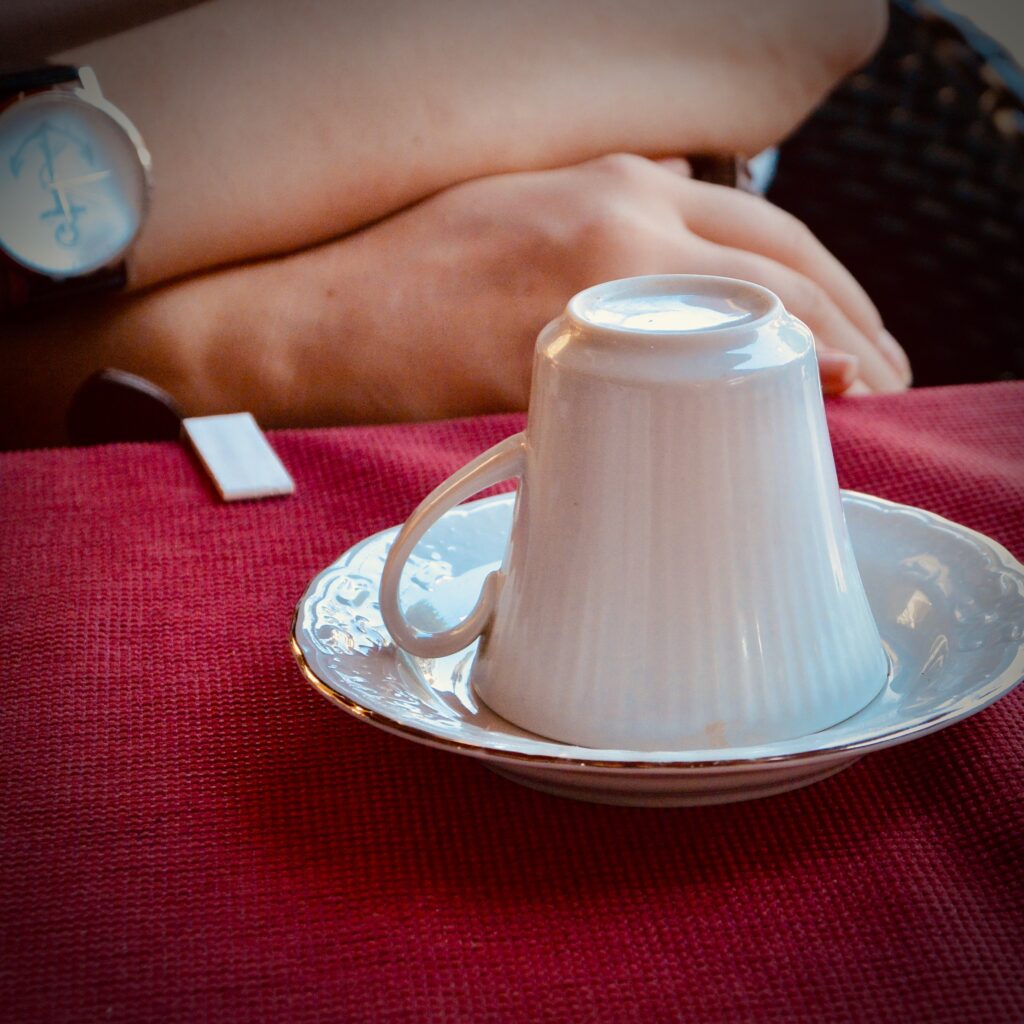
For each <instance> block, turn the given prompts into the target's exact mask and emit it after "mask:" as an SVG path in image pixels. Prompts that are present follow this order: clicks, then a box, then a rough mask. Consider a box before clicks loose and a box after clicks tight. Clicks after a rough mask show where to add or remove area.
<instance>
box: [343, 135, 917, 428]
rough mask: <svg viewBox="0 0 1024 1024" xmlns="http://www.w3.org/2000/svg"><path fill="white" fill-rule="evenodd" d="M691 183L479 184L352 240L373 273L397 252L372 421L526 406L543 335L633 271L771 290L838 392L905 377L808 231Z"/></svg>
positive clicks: (550, 178)
mask: <svg viewBox="0 0 1024 1024" xmlns="http://www.w3.org/2000/svg"><path fill="white" fill-rule="evenodd" d="M688 175H689V170H688V165H687V164H686V162H685V161H681V160H664V161H659V162H653V161H650V160H645V159H643V158H640V157H635V156H626V155H616V156H611V157H604V158H601V159H598V160H594V161H590V162H588V163H585V164H581V165H578V166H576V167H571V168H566V169H562V170H558V171H550V172H538V173H528V174H515V175H503V176H498V177H492V178H485V179H479V180H476V181H472V182H468V183H465V184H463V185H459V186H456V187H454V188H451V189H448V190H447V191H445V192H443V193H441V194H439V195H437V196H435V197H433V198H432V199H430V200H427V201H426V202H424V203H421V204H419V205H418V206H416V207H414V208H412V209H410V210H408V211H406V212H404V213H402V214H399V215H398V216H396V217H393V218H391V219H390V220H389V221H386V222H383V223H382V224H380V225H378V226H377V227H376V228H373V229H370V230H369V231H367V232H364V233H363V235H362V236H361V237H360V236H357V238H353V239H351V240H350V244H355V245H363V246H365V247H366V249H367V251H368V252H370V253H376V255H375V256H372V255H371V256H369V257H368V258H369V259H370V261H371V265H372V264H373V263H374V262H376V263H378V264H381V265H386V264H387V263H388V262H389V258H388V256H389V254H390V253H401V254H402V259H401V262H400V263H398V264H395V265H394V266H393V269H392V270H391V271H390V274H391V275H393V276H392V277H391V279H390V284H389V287H388V288H387V291H388V293H389V294H390V295H391V299H390V301H389V302H388V312H389V314H390V316H392V317H393V318H394V320H393V326H392V327H389V329H388V330H389V338H388V340H387V341H386V342H385V341H384V339H381V343H379V344H378V345H376V346H375V352H376V357H375V360H374V365H375V367H377V368H380V363H379V359H381V358H383V359H389V360H390V362H389V366H388V369H387V372H386V373H385V374H384V375H383V378H382V379H385V380H391V381H393V382H396V383H398V382H400V386H399V388H398V390H397V392H396V391H394V390H391V391H389V393H388V395H387V404H386V406H384V407H382V408H380V409H378V410H377V413H378V414H379V415H382V416H388V417H392V416H395V415H398V416H401V417H407V416H408V417H415V418H422V417H426V416H442V415H459V414H466V413H470V412H484V411H492V410H495V409H505V408H523V407H524V406H525V404H526V401H527V396H528V386H529V373H530V363H531V356H532V350H533V343H534V339H535V337H536V335H537V332H538V331H539V330H540V328H541V327H542V326H543V325H544V324H545V323H546V322H547V321H548V320H550V319H551V318H552V317H554V316H557V315H558V313H559V312H560V311H561V309H562V307H563V306H564V305H565V302H566V301H567V300H568V299H569V298H570V297H571V296H572V295H573V294H575V292H577V291H579V290H580V289H582V288H585V287H588V286H589V285H592V284H596V283H598V282H600V281H605V280H611V279H614V278H618V277H628V276H632V275H636V274H654V273H708V274H720V275H723V276H729V277H740V278H746V279H748V280H752V281H755V282H757V283H760V284H763V285H765V286H766V287H768V288H770V289H771V290H772V291H774V292H776V293H777V294H778V295H779V296H780V297H781V298H782V300H783V302H784V304H785V305H786V307H787V309H789V310H790V311H791V312H792V313H794V314H795V315H796V316H798V317H800V318H801V319H802V320H804V321H805V322H806V323H807V324H808V325H809V326H810V327H811V329H812V331H813V332H814V334H815V337H816V339H817V345H818V358H819V365H820V368H821V372H822V379H823V384H824V387H825V390H826V391H828V392H831V393H838V392H840V391H843V390H845V389H846V388H848V387H849V386H850V385H851V384H854V383H855V382H856V383H857V387H856V390H860V391H864V390H868V391H892V390H900V389H902V388H904V387H905V386H906V385H907V384H908V383H909V380H910V367H909V362H908V361H907V358H906V355H905V354H904V353H903V350H902V349H901V348H900V347H899V346H898V345H897V344H896V342H895V341H893V340H892V339H891V337H890V336H889V335H888V334H887V333H886V332H885V331H884V329H883V326H882V322H881V318H880V317H879V314H878V311H877V310H876V309H875V307H874V305H873V304H872V303H871V301H870V299H868V297H867V295H866V294H865V293H864V291H863V289H861V288H860V286H859V285H858V284H857V283H856V281H854V279H853V278H852V277H851V275H850V274H849V273H848V272H847V271H846V270H845V269H844V268H843V267H842V266H841V265H840V264H839V262H838V261H837V260H836V259H835V258H834V257H833V256H832V255H831V254H830V253H828V252H827V251H826V250H825V249H824V247H823V246H822V245H821V244H820V243H819V242H818V241H817V240H816V239H815V238H814V237H813V235H812V234H811V233H810V231H809V230H808V229H807V228H806V227H805V226H804V225H803V224H802V223H800V222H799V221H797V220H796V219H795V218H793V217H792V216H790V215H789V214H786V213H784V212H783V211H782V210H779V209H778V208H776V207H774V206H772V205H771V204H770V203H768V202H767V201H765V200H763V199H761V198H759V197H756V196H751V195H748V194H745V193H741V192H737V191H735V190H732V189H727V188H721V187H719V186H714V185H708V184H705V183H703V182H697V181H693V180H692V179H690V178H689V176H688ZM339 244H341V245H345V244H346V243H345V242H342V243H339ZM325 270H326V268H325ZM384 319H385V321H387V320H388V316H387V315H385V317H384ZM385 353H387V354H385Z"/></svg>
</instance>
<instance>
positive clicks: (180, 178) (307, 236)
mask: <svg viewBox="0 0 1024 1024" xmlns="http://www.w3.org/2000/svg"><path fill="white" fill-rule="evenodd" d="M827 7H828V10H827V12H826V11H823V10H822V5H821V4H820V3H819V2H818V0H779V2H773V3H771V4H764V3H759V2H755V0H719V2H717V3H715V4H707V3H705V2H704V0H674V2H672V3H666V2H664V0H634V2H632V3H629V4H623V3H622V2H621V0H519V2H517V3H508V4H496V3H479V2H478V0H437V2H434V3H427V2H422V0H421V2H415V0H373V2H358V3H357V2H353V0H350V2H345V3H337V2H332V0H290V2H289V3H287V4H285V3H280V2H279V0H216V2H213V3H207V4H201V5H199V6H196V7H192V8H190V9H188V10H185V11H182V12H180V13H178V14H176V15H174V16H172V17H169V18H164V19H162V20H160V21H157V22H153V23H151V24H147V25H142V26H139V27H137V28H134V29H132V30H131V31H128V32H125V33H123V34H121V35H119V36H115V37H113V38H109V39H103V40H100V41H97V42H94V43H91V44H89V45H87V46H84V47H81V48H79V49H76V50H74V51H71V52H68V53H64V54H61V55H60V58H59V59H61V60H65V61H68V62H71V63H77V64H90V65H92V66H93V67H94V68H95V70H96V71H97V74H98V76H99V79H100V82H101V84H102V86H103V89H104V92H105V93H106V94H107V96H108V98H110V99H111V100H112V101H113V102H114V103H115V104H117V105H119V106H121V107H122V108H123V109H124V110H125V112H126V113H127V114H128V115H129V116H130V117H131V118H132V120H133V121H135V123H136V124H137V126H138V127H139V129H140V130H141V132H142V134H143V136H144V138H145V139H146V142H147V145H148V147H149V149H150V150H151V152H152V154H153V161H154V171H155V182H156V184H155V189H154V202H153V205H152V210H151V214H150V217H149V220H148V223H147V225H146V227H145V229H144V232H143V234H142V236H141V237H140V239H139V242H138V244H137V246H136V250H135V252H134V254H133V261H132V271H133V276H132V281H133V285H134V286H135V287H143V286H147V285H151V284H153V283H155V282H159V281H163V280H167V279H170V278H174V277H178V276H182V275H185V274H189V273H193V272H196V271H199V270H203V269H207V268H210V267H214V266H218V265H223V264H230V263H236V262H240V261H244V260H249V259H253V258H257V257H261V256H268V255H274V254H281V253H286V252H291V251H295V250H298V249H301V248H304V247H307V246H310V245H313V244H316V243H319V242H324V241H328V240H330V239H332V238H335V237H337V236H339V235H342V234H345V233H347V232H351V231H353V230H355V229H358V228H360V227H363V226H365V225H366V224H369V223H372V222H374V221H376V220H378V219H380V218H382V217H384V216H386V215H388V214H391V213H393V212H394V211H396V210H398V209H401V208H403V207H405V206H407V205H409V204H411V203H414V202H417V201H419V200H421V199H423V198H424V197H426V196H428V195H431V194H433V193H435V192H438V191H440V190H442V189H445V188H447V187H449V186H451V185H453V184H456V183H458V182H460V181H465V180H468V179H472V178H477V177H481V176H485V175H492V174H496V173H501V172H506V171H517V170H530V169H539V168H551V167H559V166H565V165H569V164H572V163H576V162H580V161H583V160H585V159H588V158H590V157H593V156H597V155H599V154H602V153H606V152H612V151H616V150H629V151H631V152H638V153H644V154H649V155H663V154H670V153H697V152H725V153H728V152H742V153H748V154H749V153H753V152H756V151H757V150H759V149H761V148H762V147H763V146H765V145H767V144H769V143H772V142H774V141H777V140H778V139H779V138H780V137H782V136H784V135H785V134H786V133H787V132H788V131H790V130H791V129H792V128H793V127H794V126H795V125H796V124H797V123H798V122H799V121H800V120H801V119H802V118H803V117H804V116H805V115H806V114H807V113H808V112H809V111H810V110H811V109H812V107H813V106H814V105H815V104H816V103H817V102H818V100H819V99H820V98H821V97H822V96H823V95H824V93H825V92H826V91H827V90H828V89H829V88H831V86H832V85H833V84H834V83H835V82H836V81H837V80H838V79H839V78H840V77H841V76H842V75H843V74H845V73H846V72H847V71H848V70H850V69H851V68H852V67H854V66H855V65H856V64H857V63H859V62H860V61H862V60H864V59H866V57H867V56H868V54H869V53H870V52H871V50H872V48H873V47H874V45H875V44H876V43H877V41H878V39H879V38H880V36H881V32H882V30H883V27H884V21H885V5H884V3H882V2H881V0H870V2H864V0H841V2H838V3H834V4H829V5H827Z"/></svg>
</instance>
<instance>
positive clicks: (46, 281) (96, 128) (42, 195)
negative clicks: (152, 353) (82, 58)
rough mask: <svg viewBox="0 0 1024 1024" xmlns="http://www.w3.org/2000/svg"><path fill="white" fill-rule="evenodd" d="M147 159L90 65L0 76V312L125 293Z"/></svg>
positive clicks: (142, 212) (144, 199) (145, 190)
mask: <svg viewBox="0 0 1024 1024" xmlns="http://www.w3.org/2000/svg"><path fill="white" fill-rule="evenodd" d="M150 187H151V182H150V157H149V152H148V151H147V149H146V147H145V144H144V143H143V141H142V137H141V136H140V135H139V133H138V131H137V130H136V128H135V126H134V125H133V124H132V123H131V121H129V120H128V118H127V117H126V116H125V115H124V114H123V113H122V112H121V111H120V110H118V108H117V107H115V106H114V105H113V104H112V103H110V102H109V101H108V100H106V99H105V98H104V97H103V94H102V93H101V92H100V87H99V83H98V82H97V81H96V76H95V74H93V72H92V69H91V68H87V67H79V68H76V67H70V66H66V65H60V66H57V65H46V66H42V67H38V68H33V69H31V70H28V71H17V72H8V73H2V74H0V314H3V313H9V312H12V311H15V310H23V309H25V308H26V307H31V306H35V305H40V304H50V303H55V302H62V301H65V300H67V299H69V298H72V297H75V296H78V295H80V294H83V293H86V292H92V291H96V290H101V289H114V288H120V287H123V286H124V285H125V283H126V281H127V277H128V267H127V256H128V252H129V250H130V249H131V246H132V244H133V243H134V242H135V239H136V238H137V237H138V234H139V231H140V229H141V228H142V224H143V222H144V220H145V218H146V212H147V209H148V206H149V196H150Z"/></svg>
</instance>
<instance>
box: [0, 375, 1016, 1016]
mask: <svg viewBox="0 0 1024 1024" xmlns="http://www.w3.org/2000/svg"><path fill="white" fill-rule="evenodd" d="M829 417H830V423H831V428H832V433H833V440H834V445H835V451H836V456H837V462H838V466H839V471H840V477H841V481H842V483H843V485H844V486H846V487H852V488H856V489H860V490H864V491H869V492H873V493H875V494H878V495H881V496H883V497H887V498H891V499H895V500H897V501H903V502H909V503H913V504H917V505H921V506H923V507H925V508H928V509H932V510H934V511H936V512H938V513H940V514H942V515H945V516H948V517H950V518H953V519H956V520H959V521H961V522H963V523H965V524H967V525H969V526H972V527H974V528H976V529H979V530H982V531H984V532H986V533H988V534H990V535H991V536H993V537H995V538H996V539H998V540H999V541H1001V542H1002V543H1003V544H1005V545H1006V546H1007V547H1009V548H1010V550H1011V551H1013V552H1015V553H1016V554H1017V555H1018V556H1020V555H1022V554H1024V516H1022V511H1021V510H1022V508H1024V385H1020V384H1013V383H1011V384H993V385H984V386H974V387H960V388H953V389H936V390H932V391H929V390H924V391H920V392H913V393H910V394H906V395H903V396H897V397H875V398H865V399H858V400H840V401H836V402H833V403H831V404H830V406H829ZM521 422H522V421H521V419H520V418H519V417H512V416H506V417H496V418H487V419H475V420H466V421H460V422H452V423H435V424H423V425H414V426H397V427H388V428H355V429H343V430H323V431H286V432H281V433H276V434H274V435H272V440H273V443H274V445H275V447H276V448H277V450H278V451H279V453H280V454H281V456H282V458H283V459H284V461H285V462H286V464H287V465H288V467H289V469H290V470H291V472H292V473H293V475H294V476H295V479H296V482H297V485H298V491H297V494H296V495H295V496H294V497H292V498H288V499H278V500H271V501H265V502H253V503H244V504H240V505H236V506H225V505H222V504H220V503H219V502H218V501H217V500H216V499H215V497H214V495H213V492H212V490H211V489H210V487H209V486H208V485H207V484H206V483H205V482H204V480H203V478H202V477H201V475H200V473H199V472H198V470H197V467H196V465H195V463H194V462H193V460H192V458H191V456H190V455H189V454H188V453H187V452H186V451H185V449H184V448H183V447H179V446H177V445H175V444H169V443H168V444H151V445H119V446H109V447H100V448H94V449H84V450H57V451H38V452H22V453H10V454H5V455H3V456H0V579H2V581H3V584H2V585H3V615H2V616H0V662H2V672H0V679H2V682H0V687H2V690H0V695H2V701H0V1020H4V1021H11V1022H19V1024H22V1022H34V1021H68V1022H70V1021H76V1022H77V1021H131V1022H136V1021H154V1022H156V1021H159V1022H163V1024H165V1022H168V1021H190V1022H191V1021H205V1020H215V1021H224V1022H233V1024H234V1022H241V1021H288V1022H289V1024H310V1022H314V1021H324V1022H337V1021H355V1022H359V1021H374V1022H375V1021H409V1022H412V1021H416V1022H422V1021H435V1020H437V1021H440V1020H444V1021H482V1022H499V1021H501V1022H504V1021H509V1022H522V1021H552V1022H555V1021H557V1022H565V1021H588V1022H591V1021H593V1022H604V1021H608V1022H617V1024H621V1022H630V1021H637V1022H648V1024H649V1022H658V1021H687V1022H695V1021H696V1022H700V1021H708V1022H714V1021H723V1022H726V1021H728V1022H737V1021H749V1022H769V1024H771V1022H778V1024H801V1022H820V1021H829V1022H858V1024H862V1022H865V1021H892V1020H899V1021H901V1022H910V1021H928V1022H930V1024H942V1022H949V1024H953V1022H956V1024H961V1022H965V1021H967V1022H999V1024H1006V1022H1011V1021H1020V1020H1024V971H1022V950H1024V880H1022V868H1021V864H1022V861H1024V849H1022V848H1024V691H1021V690H1017V691H1015V692H1014V693H1012V694H1010V695H1009V696H1008V697H1006V698H1004V699H1003V700H1002V701H1000V702H999V703H998V704H997V705H995V706H993V707H991V708H989V709H987V710H986V711H984V712H982V713H981V714H979V715H977V716H975V717H973V718H971V719H969V720H968V721H966V722H963V723H961V724H959V725H957V726H955V727H953V728H951V729H948V730H946V731H943V732H940V733H937V734H934V735H932V736H929V737H926V738H924V739H921V740H919V741H917V742H914V743H911V744H908V745H906V746H903V747H899V748H895V749H893V750H890V751H883V752H880V753H876V754H873V755H871V756H870V757H868V758H866V759H864V760H863V761H861V762H860V763H858V764H857V765H855V766H854V767H852V768H850V769H849V770H848V771H846V772H844V773H842V774H840V775H838V776H836V777H835V778H833V779H831V780H829V781H827V782H824V783H821V784H819V785H817V786H813V787H810V788H808V789H804V790H801V791H798V792H794V793H791V794H787V795H784V796H780V797H775V798H772V799H770V800H765V801H762V802H756V803H750V804H737V805H732V806H725V807H711V808H699V809H679V810H642V809H628V808H614V807H601V806H594V805H588V804H583V803H574V802H572V801H567V800H561V799H557V798H554V797H549V796H544V795H541V794H539V793H536V792H533V791H531V790H527V789H524V788H521V787H519V786H516V785H513V784H511V783H509V782H507V781H505V780H503V779H501V778H499V777H498V776H496V775H494V774H492V773H491V772H488V771H487V770H485V769H484V768H482V767H480V766H479V765H477V764H475V763H473V762H472V761H470V760H468V759H464V758H459V757H457V756H454V755H451V754H448V753H444V752H441V751H435V750H432V749H427V748H424V747H420V746H416V745H414V744H411V743H409V742H406V741H404V740H402V739H399V738H397V737H394V736H390V735H388V734H385V733H383V732H380V731H378V730H376V729H374V728H372V727H370V726H368V725H366V724H364V723H362V722H359V721H357V720H356V719H354V718H350V717H349V716H347V715H345V714H344V713H343V712H341V711H339V710H338V709H336V708H334V707H332V706H331V705H329V704H328V703H327V702H325V701H324V700H322V699H321V698H320V697H318V696H317V695H316V694H315V693H314V692H313V691H312V690H311V689H310V687H308V686H307V685H306V683H305V682H304V681H303V680H302V677H301V676H300V673H299V671H298V669H297V667H296V666H295V665H294V663H293V661H292V658H291V654H290V653H289V648H288V631H289V625H290V618H291V614H292V610H293V608H294V605H295V603H296V601H297V600H298V598H299V597H300V596H301V594H302V592H303V590H304V589H305V586H306V584H307V582H308V581H309V579H310V578H311V577H312V576H313V575H314V574H315V573H316V572H317V571H318V570H319V569H321V568H322V567H323V566H324V565H326V564H328V563H329V562H331V561H332V560H333V559H335V558H336V557H337V556H338V555H339V554H340V553H341V552H342V551H343V550H344V549H345V548H346V547H348V546H349V545H351V544H352V543H354V542H355V541H357V540H359V539H360V538H362V537H363V536H365V535H366V534H368V533H370V532H373V531H376V530H379V529H381V528H383V527H386V526H389V525H391V524H393V523H396V522H398V521H400V520H401V519H402V518H403V517H404V516H406V515H407V514H408V513H409V511H410V510H411V509H412V508H413V506H414V505H415V504H416V502H417V501H418V499H419V498H420V497H422V495H424V494H425V493H426V492H427V490H428V489H429V488H430V487H432V486H433V485H434V484H436V483H438V482H439V481H440V480H441V479H442V478H443V477H444V476H445V475H446V474H448V473H449V472H450V471H452V470H454V469H455V468H457V467H458V466H459V465H461V464H462V463H463V462H465V461H466V460H467V459H469V458H470V457H471V456H472V455H474V454H476V453H477V452H479V451H481V450H482V449H484V448H485V447H486V446H488V445H490V444H492V443H494V442H495V441H497V440H499V439H500V438H502V437H504V436H506V435H507V434H509V433H511V432H512V431H514V430H516V429H518V428H519V427H520V425H521Z"/></svg>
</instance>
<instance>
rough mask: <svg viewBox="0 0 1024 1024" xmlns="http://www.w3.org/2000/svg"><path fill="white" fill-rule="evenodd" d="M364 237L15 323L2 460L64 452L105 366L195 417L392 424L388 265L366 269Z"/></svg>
mask: <svg viewBox="0 0 1024 1024" xmlns="http://www.w3.org/2000/svg"><path fill="white" fill-rule="evenodd" d="M360 239H361V235H356V236H353V237H351V238H348V239H345V240H344V241H342V242H339V243H336V244H335V245H333V246H331V247H330V248H329V252H326V253H325V251H324V250H323V249H322V248H321V249H319V250H318V249H314V250H308V251H305V252H301V253H297V254H294V255H291V256H287V257H283V258H279V259H273V260H267V261H263V262H260V263H256V264H249V265H246V266H244V267H231V268H226V269H223V270H219V271H214V272H211V273H209V274H205V275H199V276H197V277H193V278H188V279H184V280H182V281H178V282H174V283H172V284H170V285H167V286H164V287H161V288H158V289H155V290H153V291H149V292H144V293H141V294H138V295H131V296H127V297H123V298H121V299H118V300H111V301H106V300H104V301H101V302H97V303H95V304H90V305H89V306H86V307H84V308H79V309H74V310H69V311H68V312H66V313H59V314H56V315H53V316H48V317H46V318H45V319H43V320H29V321H26V322H21V323H13V324H7V325H6V326H5V328H4V373H3V374H0V448H26V447H36V446H39V445H52V444H61V443H64V441H65V437H64V430H65V426H64V422H65V416H66V412H67V409H68V407H69V405H70V402H71V399H72V396H73V395H74V393H75V390H76V389H77V387H78V386H79V385H80V384H81V383H82V381H84V380H85V379H86V378H87V377H89V376H90V375H91V374H93V373H94V372H96V371H97V370H99V369H102V368H104V367H116V368H118V369H121V370H127V371H129V372H131V373H135V374H138V375H140V376H142V377H145V378H147V379H148V380H151V381H153V382H154V383H155V384H157V385H159V386H160V387H162V388H163V389H165V390H166V391H168V392H169V393H170V394H171V395H172V396H173V397H174V399H175V400H176V401H177V402H178V404H179V405H180V406H181V408H182V410H183V412H184V413H185V415H188V416H198V415H206V414H211V413H220V412H231V411H236V410H249V411H251V412H253V413H254V414H255V415H256V417H257V419H258V420H259V421H260V422H261V423H262V424H263V425H264V426H304V425H315V424H318V423H326V422H344V421H347V420H353V421H354V420H357V419H379V418H381V416H380V415H379V414H377V415H375V414H374V407H373V404H372V403H373V401H374V397H373V388H374V387H375V386H376V385H375V383H374V382H375V380H378V379H379V381H380V386H381V387H382V388H383V389H385V390H387V389H389V388H390V387H391V383H390V381H391V380H392V379H393V376H394V375H393V371H392V369H391V368H390V366H387V365H380V366H376V365H375V364H374V360H375V359H379V360H381V363H382V364H383V362H384V360H385V359H386V358H388V353H387V352H386V345H385V344H384V343H382V339H380V338H378V337H376V336H372V335H371V332H372V330H373V328H372V326H371V325H372V324H373V310H374V308H375V304H374V303H373V301H372V300H371V298H370V297H371V296H372V295H373V293H374V289H375V288H376V289H379V288H380V281H379V278H377V279H376V280H375V279H374V275H375V274H379V273H380V269H381V268H380V258H379V256H378V255H374V256H372V257H371V259H370V262H371V263H372V266H368V265H367V255H366V253H365V247H364V246H363V245H362V244H361V242H360ZM328 310H329V315H328ZM339 324H343V325H345V327H344V329H339V326H338V325H339ZM378 370H379V374H378V373H377V371H378ZM363 377H365V381H364V380H363ZM364 385H365V386H364ZM328 406H329V408H330V415H327V413H326V412H325V411H324V410H325V409H326V408H327V407H328Z"/></svg>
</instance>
